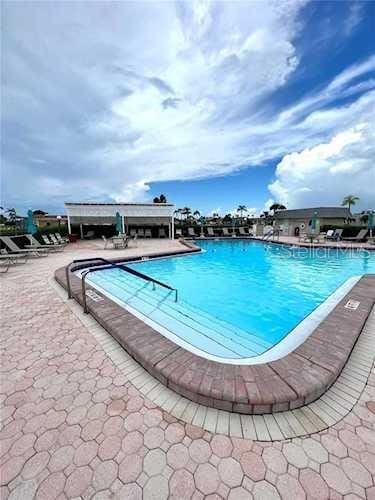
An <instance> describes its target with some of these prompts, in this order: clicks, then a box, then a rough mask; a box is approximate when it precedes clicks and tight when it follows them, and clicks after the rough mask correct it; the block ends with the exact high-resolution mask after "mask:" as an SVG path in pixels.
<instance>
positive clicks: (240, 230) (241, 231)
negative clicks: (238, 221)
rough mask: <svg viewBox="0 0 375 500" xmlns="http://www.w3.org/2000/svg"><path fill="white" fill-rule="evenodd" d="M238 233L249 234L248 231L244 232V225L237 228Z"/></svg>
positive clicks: (241, 234)
mask: <svg viewBox="0 0 375 500" xmlns="http://www.w3.org/2000/svg"><path fill="white" fill-rule="evenodd" d="M238 234H239V235H240V236H249V233H247V232H246V230H245V228H244V227H239V228H238Z"/></svg>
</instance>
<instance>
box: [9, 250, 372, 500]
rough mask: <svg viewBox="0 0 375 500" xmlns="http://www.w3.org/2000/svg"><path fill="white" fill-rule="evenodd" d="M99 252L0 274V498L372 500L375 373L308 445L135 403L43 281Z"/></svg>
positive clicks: (136, 397)
mask: <svg viewBox="0 0 375 500" xmlns="http://www.w3.org/2000/svg"><path fill="white" fill-rule="evenodd" d="M141 245H145V247H144V248H138V249H135V250H134V252H135V253H140V251H144V252H147V251H150V250H152V247H153V245H156V244H155V243H154V242H151V241H147V242H142V243H141V244H140V247H141ZM178 245H179V244H178V243H172V242H167V241H164V242H158V243H157V246H158V249H160V247H162V248H165V249H168V248H177V247H178ZM99 248H100V246H98V247H97V248H96V247H95V243H82V244H79V245H78V246H76V247H72V249H70V248H68V249H67V250H66V251H65V252H64V253H63V254H59V255H57V254H55V255H51V256H49V257H48V258H44V259H35V260H33V261H32V262H29V263H27V264H26V265H23V266H21V265H20V266H17V267H16V268H15V267H12V268H11V269H10V271H9V272H8V273H7V274H6V275H3V276H2V277H1V288H2V290H1V305H2V311H1V348H2V356H3V357H2V364H1V371H2V373H1V376H2V378H1V402H2V412H1V421H2V428H1V431H0V439H1V485H2V487H1V488H2V489H1V498H4V499H5V498H9V499H22V500H28V499H32V498H37V499H46V500H50V499H54V498H58V499H66V498H83V499H89V498H94V499H95V500H97V499H103V500H106V499H121V500H122V499H126V500H127V499H137V498H144V499H155V500H159V499H163V498H175V499H183V498H194V499H201V498H209V499H212V500H214V499H219V498H230V499H231V500H232V499H234V500H237V499H239V500H241V499H250V498H255V499H260V500H267V499H273V498H285V499H288V500H294V499H299V498H301V499H303V498H311V499H313V498H316V499H332V500H333V499H335V500H336V499H340V498H347V499H355V498H362V499H365V498H368V499H375V483H374V481H375V374H374V373H372V374H371V375H370V378H369V381H368V385H367V387H366V389H365V391H364V392H363V394H362V396H361V398H360V400H359V402H358V403H357V404H356V406H355V407H354V408H353V410H352V412H351V413H350V414H349V415H348V416H347V417H345V418H344V419H343V420H342V421H340V422H339V423H337V424H336V425H335V426H333V427H331V428H330V429H328V430H326V431H322V432H320V433H318V434H314V435H311V436H308V437H304V438H295V439H290V440H285V441H279V442H274V443H262V442H256V441H251V440H244V439H239V438H229V437H227V436H223V435H213V434H211V433H209V432H207V431H204V430H202V429H200V428H198V427H194V426H191V425H188V424H183V423H182V422H180V421H178V420H176V419H175V418H174V417H171V416H170V415H169V414H168V413H166V412H164V411H161V410H160V409H158V408H157V407H156V405H155V404H154V403H152V402H150V401H148V400H147V399H144V398H143V397H142V396H141V394H140V393H139V392H138V391H137V390H136V389H135V388H134V387H133V386H132V384H131V383H130V382H129V381H128V380H127V379H126V377H125V376H124V375H123V374H122V372H121V371H119V369H118V368H117V367H116V365H114V364H113V362H112V361H111V359H110V358H108V357H107V355H106V354H105V353H104V351H103V350H102V348H101V346H100V345H99V344H98V343H97V342H96V340H95V338H94V337H93V336H92V334H91V333H90V332H89V331H88V330H87V329H86V327H85V326H84V325H83V324H82V323H81V322H80V321H79V319H78V318H77V317H76V316H75V315H74V314H73V313H72V311H71V309H70V308H68V307H67V305H66V304H65V303H64V302H63V301H62V299H61V298H60V296H59V295H58V294H57V293H56V291H55V290H54V288H53V287H52V286H50V284H49V280H50V278H51V277H52V275H53V271H54V270H55V269H56V268H58V267H61V266H62V265H64V264H66V263H68V262H70V261H71V260H72V259H73V258H82V257H89V256H97V255H99V254H102V255H103V256H109V253H112V252H103V251H101V250H100V249H99ZM155 248H156V247H155ZM130 252H131V250H129V251H128V252H126V255H129V253H130ZM119 254H121V253H116V255H119ZM124 254H125V252H124ZM112 256H113V254H112ZM369 321H370V326H371V327H372V325H373V324H374V321H375V316H374V313H373V315H372V317H371V318H370V320H369Z"/></svg>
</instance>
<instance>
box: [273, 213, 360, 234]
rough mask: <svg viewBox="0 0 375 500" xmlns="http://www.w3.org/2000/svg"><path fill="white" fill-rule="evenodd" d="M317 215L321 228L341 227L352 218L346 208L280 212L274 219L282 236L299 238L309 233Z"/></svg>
mask: <svg viewBox="0 0 375 500" xmlns="http://www.w3.org/2000/svg"><path fill="white" fill-rule="evenodd" d="M315 213H316V215H317V217H318V219H319V225H320V227H322V226H327V225H330V226H335V225H338V226H339V225H342V224H345V223H347V222H349V221H350V219H351V218H352V215H351V213H350V211H349V209H348V208H345V207H314V208H298V209H295V210H279V211H277V212H276V213H275V215H274V219H275V223H276V224H277V225H278V226H279V227H280V228H281V229H282V234H284V235H285V236H298V235H299V234H300V233H303V232H306V231H307V229H308V227H309V224H310V221H311V219H312V218H313V216H314V214H315Z"/></svg>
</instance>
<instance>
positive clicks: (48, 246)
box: [25, 234, 64, 252]
mask: <svg viewBox="0 0 375 500" xmlns="http://www.w3.org/2000/svg"><path fill="white" fill-rule="evenodd" d="M44 236H46V235H45V234H42V239H43V241H44V242H45V244H44V245H43V244H42V243H39V241H38V240H37V239H36V238H35V237H34V236H33V235H32V234H28V235H27V237H28V238H29V240H30V245H25V248H27V249H30V248H31V249H36V250H38V249H40V250H42V251H48V252H62V251H63V250H64V247H63V246H59V245H55V244H54V243H51V242H50V241H49V240H48V238H46V239H45V238H44Z"/></svg>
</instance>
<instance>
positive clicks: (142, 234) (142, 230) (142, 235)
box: [137, 227, 145, 238]
mask: <svg viewBox="0 0 375 500" xmlns="http://www.w3.org/2000/svg"><path fill="white" fill-rule="evenodd" d="M137 234H138V238H144V237H145V230H144V229H143V227H141V228H139V229H138V231H137Z"/></svg>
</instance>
